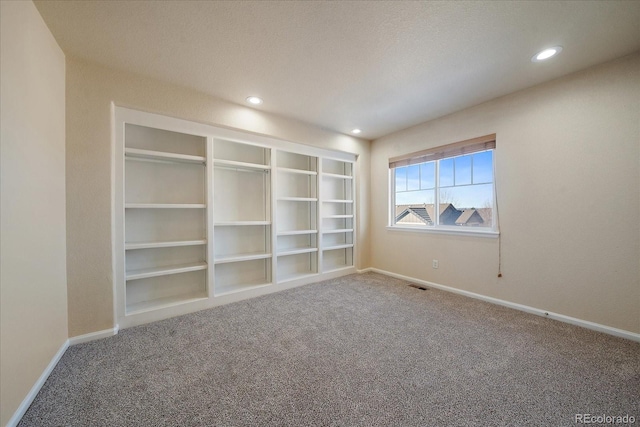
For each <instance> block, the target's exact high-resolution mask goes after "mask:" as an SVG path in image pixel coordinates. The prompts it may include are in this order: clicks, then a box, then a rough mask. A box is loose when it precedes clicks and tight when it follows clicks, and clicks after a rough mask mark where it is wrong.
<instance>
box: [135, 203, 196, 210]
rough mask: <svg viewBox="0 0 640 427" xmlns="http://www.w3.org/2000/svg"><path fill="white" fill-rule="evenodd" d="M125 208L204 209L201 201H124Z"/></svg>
mask: <svg viewBox="0 0 640 427" xmlns="http://www.w3.org/2000/svg"><path fill="white" fill-rule="evenodd" d="M124 207H125V209H205V208H206V207H207V205H205V204H203V203H125V204H124Z"/></svg>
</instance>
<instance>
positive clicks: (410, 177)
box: [407, 165, 420, 191]
mask: <svg viewBox="0 0 640 427" xmlns="http://www.w3.org/2000/svg"><path fill="white" fill-rule="evenodd" d="M419 189H420V165H411V166H407V190H408V191H412V190H419Z"/></svg>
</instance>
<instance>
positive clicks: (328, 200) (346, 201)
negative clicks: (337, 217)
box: [323, 199, 353, 203]
mask: <svg viewBox="0 0 640 427" xmlns="http://www.w3.org/2000/svg"><path fill="white" fill-rule="evenodd" d="M323 202H325V203H353V200H343V199H327V200H323Z"/></svg>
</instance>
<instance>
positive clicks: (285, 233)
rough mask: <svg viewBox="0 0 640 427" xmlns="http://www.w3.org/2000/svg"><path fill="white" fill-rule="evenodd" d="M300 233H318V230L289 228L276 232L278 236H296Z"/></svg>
mask: <svg viewBox="0 0 640 427" xmlns="http://www.w3.org/2000/svg"><path fill="white" fill-rule="evenodd" d="M302 234H318V230H291V231H279V232H278V236H297V235H302Z"/></svg>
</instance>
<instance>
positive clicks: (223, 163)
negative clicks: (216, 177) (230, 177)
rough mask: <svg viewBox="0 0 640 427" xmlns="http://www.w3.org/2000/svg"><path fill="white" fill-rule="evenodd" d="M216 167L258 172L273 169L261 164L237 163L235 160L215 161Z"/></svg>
mask: <svg viewBox="0 0 640 427" xmlns="http://www.w3.org/2000/svg"><path fill="white" fill-rule="evenodd" d="M213 165H214V166H219V167H226V168H232V169H245V170H256V171H263V172H264V171H268V170H270V169H271V166H269V165H261V164H259V163H246V162H237V161H235V160H223V159H215V160H214V161H213Z"/></svg>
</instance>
